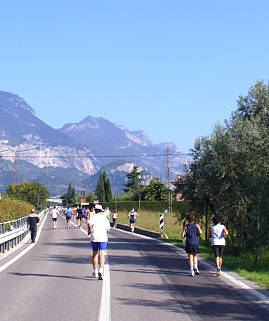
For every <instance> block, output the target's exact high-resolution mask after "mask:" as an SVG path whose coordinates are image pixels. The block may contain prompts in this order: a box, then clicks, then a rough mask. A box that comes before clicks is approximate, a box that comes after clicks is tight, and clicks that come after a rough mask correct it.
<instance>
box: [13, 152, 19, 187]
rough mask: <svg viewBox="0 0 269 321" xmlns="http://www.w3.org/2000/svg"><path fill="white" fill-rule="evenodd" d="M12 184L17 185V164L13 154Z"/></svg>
mask: <svg viewBox="0 0 269 321" xmlns="http://www.w3.org/2000/svg"><path fill="white" fill-rule="evenodd" d="M13 183H14V184H18V164H17V155H16V152H15V156H14V176H13Z"/></svg>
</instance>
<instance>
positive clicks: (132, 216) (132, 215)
mask: <svg viewBox="0 0 269 321" xmlns="http://www.w3.org/2000/svg"><path fill="white" fill-rule="evenodd" d="M136 216H139V215H138V213H136V211H135V210H134V208H132V210H131V211H130V212H129V214H128V217H129V219H130V228H131V232H134V228H135V219H136Z"/></svg>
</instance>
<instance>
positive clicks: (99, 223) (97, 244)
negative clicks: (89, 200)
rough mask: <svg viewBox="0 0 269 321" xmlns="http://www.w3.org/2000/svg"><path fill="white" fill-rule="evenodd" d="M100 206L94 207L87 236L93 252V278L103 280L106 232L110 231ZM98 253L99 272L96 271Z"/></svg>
mask: <svg viewBox="0 0 269 321" xmlns="http://www.w3.org/2000/svg"><path fill="white" fill-rule="evenodd" d="M103 212H104V210H103V208H102V205H100V204H96V205H95V214H93V215H91V216H90V218H89V219H88V234H89V235H90V234H91V245H92V250H93V255H92V264H93V273H92V274H93V276H94V277H95V278H98V279H99V280H103V275H104V264H105V250H106V248H107V241H108V237H107V232H109V230H110V224H109V221H108V219H107V218H106V217H105V216H104V215H103ZM98 252H99V271H98Z"/></svg>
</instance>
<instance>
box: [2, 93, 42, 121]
mask: <svg viewBox="0 0 269 321" xmlns="http://www.w3.org/2000/svg"><path fill="white" fill-rule="evenodd" d="M0 109H1V110H3V111H5V112H8V113H13V114H14V115H15V116H16V115H18V114H20V113H21V112H29V113H31V114H32V115H33V116H35V115H36V114H35V111H34V109H33V108H32V107H31V106H29V105H28V104H27V103H26V102H25V100H24V99H22V98H21V97H19V96H18V95H15V94H12V93H9V92H5V91H0Z"/></svg>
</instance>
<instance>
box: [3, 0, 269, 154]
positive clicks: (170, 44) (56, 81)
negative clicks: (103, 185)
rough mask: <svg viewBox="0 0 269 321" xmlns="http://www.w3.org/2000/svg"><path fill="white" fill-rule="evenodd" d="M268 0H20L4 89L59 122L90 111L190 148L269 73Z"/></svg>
mask: <svg viewBox="0 0 269 321" xmlns="http://www.w3.org/2000/svg"><path fill="white" fill-rule="evenodd" d="M268 34H269V1H268V0H257V1H253V0H226V1H216V0H211V1H208V0H203V1H201V0H196V1H195V0H193V1H185V0H184V1H183V0H168V1H164V0H163V1H160V0H129V1H128V0H121V1H117V0H85V1H82V0H76V1H75V0H62V1H59V0H46V1H45V0H32V1H29V0H12V1H1V6H0V46H1V48H0V90H3V91H8V92H12V93H16V94H18V95H20V96H21V97H23V98H24V99H25V100H26V101H27V102H28V103H29V104H30V105H31V106H32V107H33V108H34V109H35V110H36V113H37V116H38V117H39V118H40V119H42V120H43V121H45V122H46V123H47V124H49V125H50V126H52V127H54V128H59V127H62V126H63V125H64V124H65V123H70V122H78V121H81V120H82V119H83V118H85V117H87V116H88V115H91V116H94V117H99V116H102V117H104V118H106V119H108V120H110V121H112V122H114V123H116V124H118V125H124V126H125V127H127V128H128V129H130V130H139V129H142V130H144V131H145V132H146V133H147V134H148V136H149V138H150V139H151V140H152V141H153V142H154V143H160V142H166V141H172V142H174V143H175V144H176V145H177V147H178V148H179V149H180V150H182V151H183V152H188V151H189V149H190V148H192V147H193V145H194V141H195V139H196V138H197V137H199V136H207V135H209V134H210V133H211V132H212V130H213V127H214V125H215V124H216V123H217V122H220V123H223V121H224V119H227V118H229V117H230V114H231V111H233V110H235V108H236V100H237V98H238V96H239V95H246V94H247V92H248V90H249V88H250V86H252V85H253V84H254V83H255V82H256V81H257V80H259V79H263V80H265V81H266V82H267V80H268V79H269V76H268V75H269V60H268V58H269V42H268Z"/></svg>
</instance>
